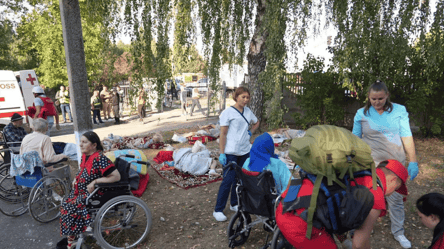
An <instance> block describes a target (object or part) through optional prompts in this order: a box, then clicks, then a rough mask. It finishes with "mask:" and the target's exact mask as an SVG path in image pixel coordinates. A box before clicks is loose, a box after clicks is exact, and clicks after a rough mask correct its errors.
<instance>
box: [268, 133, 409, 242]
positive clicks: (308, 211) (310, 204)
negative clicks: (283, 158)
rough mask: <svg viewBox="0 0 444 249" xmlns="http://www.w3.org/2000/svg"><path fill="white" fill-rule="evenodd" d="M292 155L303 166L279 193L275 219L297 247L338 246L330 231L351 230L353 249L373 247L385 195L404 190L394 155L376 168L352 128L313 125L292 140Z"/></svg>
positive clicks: (404, 172)
mask: <svg viewBox="0 0 444 249" xmlns="http://www.w3.org/2000/svg"><path fill="white" fill-rule="evenodd" d="M289 156H290V158H291V159H292V160H293V161H294V162H295V163H297V164H298V165H299V166H300V167H301V169H302V170H301V172H300V174H301V178H300V179H294V180H292V181H291V183H290V184H289V187H288V188H287V189H286V190H285V191H284V193H283V194H282V196H281V197H282V198H281V201H280V202H279V204H278V207H277V209H276V224H277V225H278V227H279V229H280V230H281V232H282V234H283V236H284V237H285V238H286V239H287V240H288V241H289V243H290V244H292V245H293V246H294V247H295V248H298V249H303V248H310V249H311V248H337V246H336V243H335V240H334V239H333V234H337V235H342V234H344V233H345V232H347V231H350V230H353V229H356V230H355V233H354V237H353V242H352V243H353V248H371V245H370V235H371V231H372V229H373V226H374V224H375V222H376V220H377V218H378V217H381V216H384V215H385V214H386V203H385V197H386V196H389V195H391V194H392V193H394V192H399V193H401V194H403V195H407V194H408V192H407V187H406V186H405V182H406V181H407V178H408V172H407V169H406V168H405V167H404V166H403V165H402V164H401V163H400V162H399V161H396V160H386V161H383V162H381V163H380V165H379V166H378V167H377V168H375V165H374V162H373V159H372V157H371V149H370V148H369V146H368V145H367V144H366V143H365V142H363V141H362V140H361V139H359V138H358V137H356V136H355V135H353V134H352V133H351V132H350V131H348V130H346V129H344V128H339V127H335V126H329V125H319V126H314V127H312V128H310V129H308V130H307V131H306V134H305V136H304V137H302V138H296V139H293V141H292V144H291V147H290V153H289Z"/></svg>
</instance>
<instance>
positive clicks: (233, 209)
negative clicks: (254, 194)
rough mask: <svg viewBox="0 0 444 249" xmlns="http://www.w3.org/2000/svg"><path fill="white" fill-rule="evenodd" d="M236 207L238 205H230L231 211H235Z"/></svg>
mask: <svg viewBox="0 0 444 249" xmlns="http://www.w3.org/2000/svg"><path fill="white" fill-rule="evenodd" d="M237 207H238V205H236V206H234V207H232V206H230V210H231V211H233V212H237Z"/></svg>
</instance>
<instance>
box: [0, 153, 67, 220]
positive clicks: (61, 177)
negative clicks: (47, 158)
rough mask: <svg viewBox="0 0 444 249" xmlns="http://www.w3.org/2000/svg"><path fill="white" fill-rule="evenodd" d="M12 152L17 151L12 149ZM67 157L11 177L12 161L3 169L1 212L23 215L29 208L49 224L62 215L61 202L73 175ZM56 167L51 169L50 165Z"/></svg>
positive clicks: (0, 188)
mask: <svg viewBox="0 0 444 249" xmlns="http://www.w3.org/2000/svg"><path fill="white" fill-rule="evenodd" d="M10 152H11V153H12V154H16V153H15V152H16V151H14V150H12V149H11V148H10ZM64 161H67V159H63V160H61V161H58V162H55V163H49V164H46V165H44V167H39V166H36V167H34V173H33V174H31V173H30V172H29V171H27V172H26V173H24V174H22V175H18V176H11V175H10V174H9V170H10V164H9V163H8V164H5V165H3V166H2V167H1V168H0V172H2V173H1V175H2V179H1V180H0V212H1V213H3V214H4V215H7V216H12V217H16V216H20V215H23V214H25V213H26V212H28V211H29V213H30V215H31V216H32V217H33V219H35V220H36V221H39V222H41V223H48V222H51V221H53V220H55V219H57V218H58V217H59V215H60V212H59V211H60V205H61V203H62V201H63V198H64V197H66V196H67V194H68V193H69V190H70V182H71V174H70V168H69V165H67V164H62V162H64ZM49 167H52V168H53V170H52V171H51V172H50V171H48V168H49Z"/></svg>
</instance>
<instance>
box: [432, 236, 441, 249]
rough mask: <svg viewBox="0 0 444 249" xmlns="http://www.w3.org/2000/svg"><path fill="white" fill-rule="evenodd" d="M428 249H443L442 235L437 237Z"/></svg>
mask: <svg viewBox="0 0 444 249" xmlns="http://www.w3.org/2000/svg"><path fill="white" fill-rule="evenodd" d="M430 249H444V234H442V235H441V237H439V239H438V241H436V242H435V243H433V246H431V247H430Z"/></svg>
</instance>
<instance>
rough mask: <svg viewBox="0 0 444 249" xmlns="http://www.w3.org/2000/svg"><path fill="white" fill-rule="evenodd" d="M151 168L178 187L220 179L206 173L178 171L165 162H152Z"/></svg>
mask: <svg viewBox="0 0 444 249" xmlns="http://www.w3.org/2000/svg"><path fill="white" fill-rule="evenodd" d="M152 168H153V169H154V170H155V171H156V172H157V174H159V176H160V177H162V178H163V179H165V180H167V181H169V182H171V183H174V184H176V185H177V186H178V187H180V188H183V189H189V188H194V187H199V186H204V185H207V184H209V183H213V182H218V181H222V176H208V175H200V176H195V175H190V174H185V173H182V172H180V171H179V170H177V169H176V168H174V167H169V166H168V165H166V164H163V163H162V164H157V163H154V164H153V165H152Z"/></svg>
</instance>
